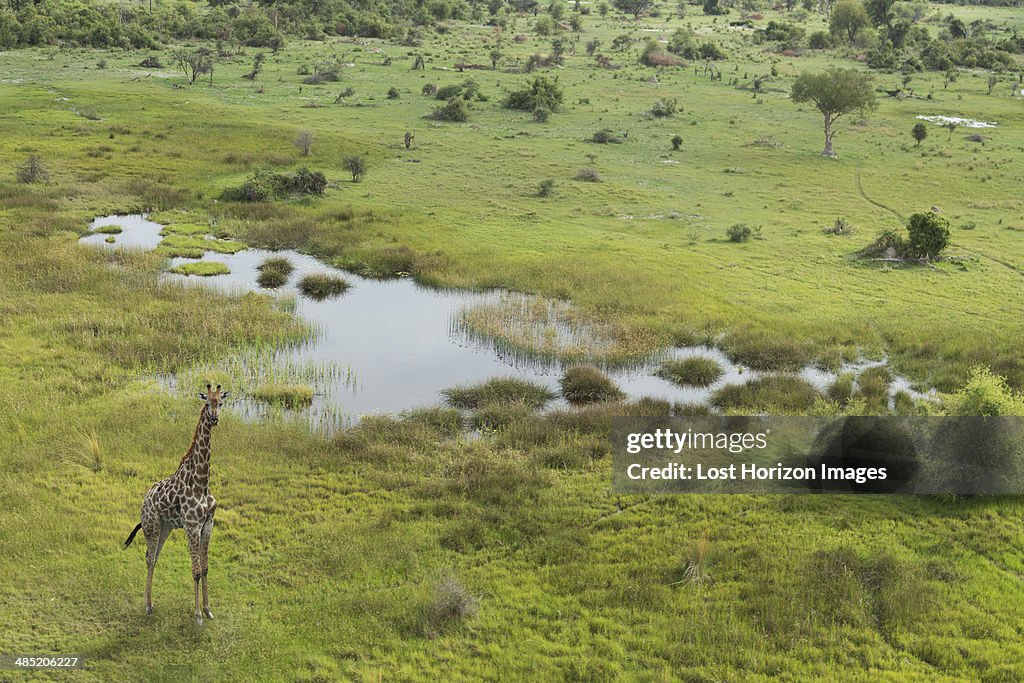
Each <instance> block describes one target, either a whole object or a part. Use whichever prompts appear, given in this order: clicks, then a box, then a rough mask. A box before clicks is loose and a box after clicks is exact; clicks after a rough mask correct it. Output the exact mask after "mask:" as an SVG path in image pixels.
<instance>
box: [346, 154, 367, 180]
mask: <svg viewBox="0 0 1024 683" xmlns="http://www.w3.org/2000/svg"><path fill="white" fill-rule="evenodd" d="M343 164H344V166H345V170H346V171H348V172H349V173H351V174H352V182H353V183H358V182H359V181H361V180H362V179H363V176H364V175H366V159H365V158H364V157H361V156H359V155H357V154H352V155H349V156H347V157H345V160H344V162H343Z"/></svg>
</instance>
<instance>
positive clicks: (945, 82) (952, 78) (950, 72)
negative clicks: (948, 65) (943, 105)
mask: <svg viewBox="0 0 1024 683" xmlns="http://www.w3.org/2000/svg"><path fill="white" fill-rule="evenodd" d="M959 75H960V74H959V72H958V71H957V70H956V69H947V70H946V73H945V74H943V76H942V89H943V90H945V89H946V88H948V87H949V84H950V83H956V79H957V76H959Z"/></svg>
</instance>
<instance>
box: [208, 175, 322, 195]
mask: <svg viewBox="0 0 1024 683" xmlns="http://www.w3.org/2000/svg"><path fill="white" fill-rule="evenodd" d="M326 189H327V178H326V177H325V176H324V174H323V173H320V172H319V171H310V170H309V169H307V168H301V169H299V170H298V171H296V172H295V173H294V174H292V175H286V174H283V173H270V172H268V171H257V172H256V173H255V174H253V176H252V177H251V178H249V179H248V180H246V181H245V182H244V183H242V186H241V187H240V188H238V189H237V190H234V191H228V192H225V196H226V198H228V199H240V200H242V201H247V202H264V201H268V200H271V199H281V198H284V197H288V196H289V195H296V194H297V195H310V194H312V195H322V194H323V193H324V191H325V190H326Z"/></svg>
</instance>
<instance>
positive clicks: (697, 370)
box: [657, 356, 725, 387]
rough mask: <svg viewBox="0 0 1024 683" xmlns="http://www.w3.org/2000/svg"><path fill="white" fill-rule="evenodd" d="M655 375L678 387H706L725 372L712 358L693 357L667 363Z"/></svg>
mask: <svg viewBox="0 0 1024 683" xmlns="http://www.w3.org/2000/svg"><path fill="white" fill-rule="evenodd" d="M657 374H658V376H659V377H662V378H664V379H667V380H668V381H670V382H673V383H675V384H678V385H680V386H684V387H688V386H689V387H706V386H710V385H712V384H714V383H715V382H717V381H718V380H719V379H721V377H722V375H723V374H725V371H724V370H723V369H722V366H721V365H719V364H718V362H717V361H715V359H713V358H705V357H702V356H693V357H691V358H680V359H678V360H670V361H667V362H665V363H663V364H662V366H661V368H659V369H658V372H657Z"/></svg>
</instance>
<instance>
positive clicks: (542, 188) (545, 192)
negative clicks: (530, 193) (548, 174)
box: [537, 178, 555, 197]
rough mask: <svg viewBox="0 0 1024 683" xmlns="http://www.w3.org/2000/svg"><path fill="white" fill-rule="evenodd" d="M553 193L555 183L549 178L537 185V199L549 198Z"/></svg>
mask: <svg viewBox="0 0 1024 683" xmlns="http://www.w3.org/2000/svg"><path fill="white" fill-rule="evenodd" d="M554 193H555V181H554V180H551V179H550V178H549V179H547V180H542V181H540V184H539V185H537V196H538V197H550V196H551V195H553V194H554Z"/></svg>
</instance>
